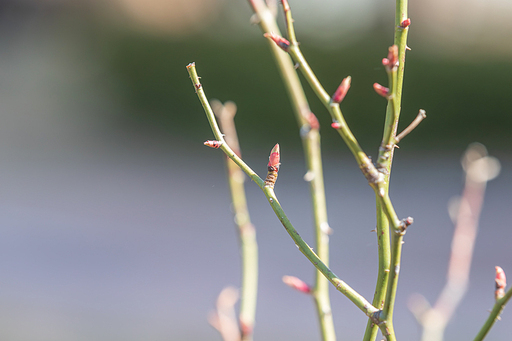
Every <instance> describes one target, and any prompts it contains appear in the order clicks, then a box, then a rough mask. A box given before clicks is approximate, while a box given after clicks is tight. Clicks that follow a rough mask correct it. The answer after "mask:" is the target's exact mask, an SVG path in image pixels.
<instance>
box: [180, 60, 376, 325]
mask: <svg viewBox="0 0 512 341" xmlns="http://www.w3.org/2000/svg"><path fill="white" fill-rule="evenodd" d="M187 70H188V73H189V75H190V78H191V80H192V84H193V85H194V88H195V89H196V93H197V95H198V97H199V99H200V101H201V103H202V104H203V108H204V110H205V113H206V116H207V117H208V121H209V122H210V126H211V128H212V131H213V132H214V134H215V137H216V138H217V139H218V140H220V141H221V142H222V144H221V145H220V146H219V148H220V149H222V151H223V152H224V153H226V155H227V156H228V157H229V158H231V159H232V160H233V161H235V163H236V164H237V165H239V167H240V168H242V170H243V171H244V172H245V173H246V174H247V175H249V176H250V177H251V178H254V181H255V182H256V183H257V184H258V186H259V187H260V188H261V189H262V190H263V193H264V194H265V196H266V197H267V200H268V202H269V204H270V206H271V207H272V209H273V210H274V213H275V214H276V216H277V217H278V219H279V221H281V223H282V225H283V226H284V228H285V229H286V231H287V232H288V234H289V235H290V236H291V237H292V239H293V241H294V242H295V245H297V247H298V248H299V250H300V251H301V252H302V253H303V254H304V255H305V256H306V258H308V260H309V261H310V262H311V263H312V264H313V265H314V266H315V267H316V268H317V269H318V271H320V272H321V273H322V274H323V275H324V276H325V277H326V278H327V279H328V280H329V282H331V283H332V284H333V285H334V286H335V288H336V289H337V290H338V291H340V292H341V293H342V294H344V295H345V296H346V297H347V298H348V299H349V300H350V301H352V302H353V303H354V304H355V305H356V306H357V307H358V308H359V309H360V310H361V311H362V312H363V313H364V314H365V315H366V316H368V317H370V318H372V319H374V321H375V322H376V323H377V322H378V320H377V318H376V315H377V313H378V312H379V310H378V309H377V308H375V307H374V306H373V305H372V304H371V303H370V302H368V301H367V300H366V299H365V298H364V297H363V296H361V295H360V294H359V293H358V292H357V291H355V290H354V289H353V288H351V287H350V286H349V285H348V284H347V283H345V282H344V281H342V280H341V279H340V278H339V277H338V276H336V275H335V274H334V273H333V272H332V271H331V269H329V267H328V266H327V265H325V264H324V263H323V262H322V260H321V259H320V258H319V257H318V255H317V254H316V253H315V252H314V251H313V249H312V248H311V247H310V246H309V245H308V244H307V243H306V242H305V241H304V240H303V239H302V237H301V236H300V235H299V233H298V232H297V230H296V229H295V228H294V227H293V225H292V223H291V222H290V220H289V219H288V217H287V216H286V214H285V213H284V211H283V209H282V207H281V204H280V203H279V201H278V200H277V197H276V195H275V193H274V188H273V187H274V186H273V184H272V185H269V184H268V181H271V179H269V176H268V175H267V179H266V181H263V180H262V179H261V178H260V177H259V176H257V175H256V173H254V171H253V170H252V169H251V168H250V167H249V166H248V165H246V164H245V163H244V162H243V161H242V160H241V159H240V158H239V157H238V156H237V155H236V154H235V153H233V151H232V149H231V148H229V146H228V145H227V144H226V143H225V141H224V139H223V137H222V134H221V132H220V130H219V128H218V125H217V122H216V120H215V117H214V114H213V111H212V110H211V107H210V105H209V103H208V100H207V99H206V96H205V94H204V91H203V87H202V85H201V84H200V82H199V77H198V75H197V71H196V68H195V63H190V64H189V65H187ZM203 97H204V98H203ZM276 147H278V146H276ZM276 147H274V149H273V152H274V150H276ZM278 163H279V162H278V161H277V163H276V162H275V161H274V160H273V158H272V155H271V158H270V160H269V167H268V168H269V174H270V173H271V172H275V171H276V169H275V167H276V166H277V164H278ZM273 181H275V180H273Z"/></svg>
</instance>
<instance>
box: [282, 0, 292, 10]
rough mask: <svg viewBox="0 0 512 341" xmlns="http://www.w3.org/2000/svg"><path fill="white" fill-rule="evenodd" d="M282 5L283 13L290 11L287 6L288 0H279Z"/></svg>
mask: <svg viewBox="0 0 512 341" xmlns="http://www.w3.org/2000/svg"><path fill="white" fill-rule="evenodd" d="M281 3H282V4H283V11H284V12H285V13H286V12H288V11H289V10H290V5H289V4H288V0H281Z"/></svg>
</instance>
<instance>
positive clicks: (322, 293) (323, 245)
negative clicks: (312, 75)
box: [249, 0, 336, 341]
mask: <svg viewBox="0 0 512 341" xmlns="http://www.w3.org/2000/svg"><path fill="white" fill-rule="evenodd" d="M249 3H250V5H251V7H252V9H253V11H254V13H255V20H256V21H257V22H258V25H259V26H260V28H261V30H262V32H263V33H264V34H270V33H272V32H274V33H279V28H278V26H277V23H276V19H275V13H276V10H277V8H276V9H273V8H269V6H267V4H266V3H265V2H264V1H263V0H250V1H249ZM269 4H273V5H276V2H275V1H274V2H272V1H270V2H269ZM270 7H272V6H270ZM268 43H269V47H270V50H271V52H272V56H273V57H274V61H275V62H276V65H277V68H278V70H279V72H280V73H281V78H282V80H283V83H284V85H285V88H286V91H287V94H288V98H289V100H290V103H291V105H292V109H293V112H294V114H295V118H296V120H297V124H298V126H299V128H300V135H301V138H302V145H303V150H304V158H305V160H306V167H307V172H306V175H305V176H304V179H305V180H306V181H308V182H309V187H310V192H311V201H312V206H313V216H314V225H315V236H316V248H315V250H316V253H317V254H318V257H319V258H320V259H321V260H322V261H323V262H324V264H325V265H326V266H329V233H330V231H331V228H330V227H329V223H328V221H327V205H326V200H325V190H324V178H323V169H322V156H321V151H320V132H319V128H320V126H319V123H318V120H317V118H316V116H315V114H313V113H312V112H311V109H310V108H309V104H308V101H307V99H306V95H305V94H304V90H303V88H302V85H301V83H300V80H299V77H298V75H297V72H296V71H295V68H294V65H293V62H292V60H291V58H290V56H289V55H288V54H287V53H285V52H284V51H283V50H282V49H280V48H279V47H278V46H276V44H274V43H272V42H271V41H268ZM311 294H312V296H313V299H314V300H315V305H316V310H317V315H318V319H319V323H320V331H321V334H322V340H324V341H334V340H336V334H335V330H334V323H333V318H332V310H331V303H330V298H329V282H328V280H327V279H326V278H325V277H324V275H322V273H321V272H320V271H317V272H316V277H315V285H314V287H313V289H312V291H311Z"/></svg>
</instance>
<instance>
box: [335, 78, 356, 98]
mask: <svg viewBox="0 0 512 341" xmlns="http://www.w3.org/2000/svg"><path fill="white" fill-rule="evenodd" d="M351 80H352V78H351V77H350V76H348V77H345V78H344V79H343V80H342V81H341V84H340V86H338V89H336V92H335V93H334V95H332V101H333V102H334V103H341V101H343V99H344V98H345V95H346V94H347V91H348V89H350V81H351Z"/></svg>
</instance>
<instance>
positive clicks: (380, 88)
mask: <svg viewBox="0 0 512 341" xmlns="http://www.w3.org/2000/svg"><path fill="white" fill-rule="evenodd" d="M373 89H374V90H375V92H376V93H378V94H379V95H381V96H382V97H388V94H389V89H388V88H386V87H385V86H382V85H380V84H379V83H373Z"/></svg>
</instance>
